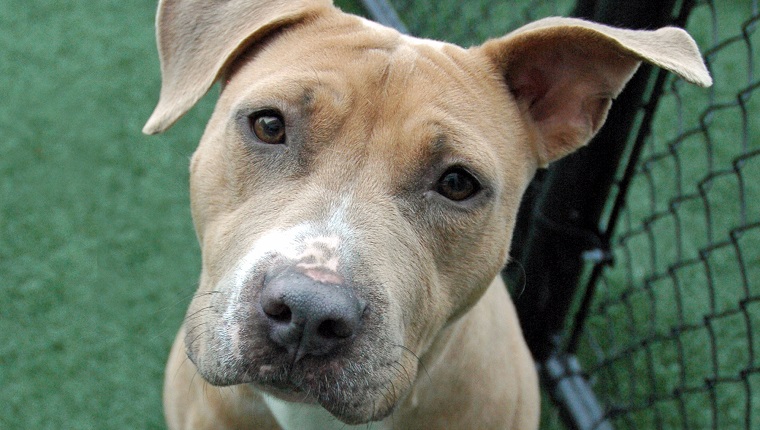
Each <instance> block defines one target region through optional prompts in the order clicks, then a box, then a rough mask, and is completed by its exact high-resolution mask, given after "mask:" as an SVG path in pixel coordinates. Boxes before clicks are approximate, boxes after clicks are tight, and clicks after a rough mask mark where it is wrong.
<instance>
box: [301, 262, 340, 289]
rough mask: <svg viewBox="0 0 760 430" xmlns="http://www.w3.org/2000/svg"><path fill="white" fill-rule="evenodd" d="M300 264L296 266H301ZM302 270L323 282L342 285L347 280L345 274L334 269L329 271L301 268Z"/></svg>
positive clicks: (310, 276)
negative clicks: (344, 277)
mask: <svg viewBox="0 0 760 430" xmlns="http://www.w3.org/2000/svg"><path fill="white" fill-rule="evenodd" d="M299 266H300V265H297V266H296V267H299ZM301 272H302V273H303V274H304V275H306V276H308V277H309V278H311V279H313V280H315V281H317V282H321V283H323V284H334V285H342V284H343V282H344V281H345V280H344V279H343V276H341V275H339V274H338V273H336V272H333V271H327V270H319V269H314V268H308V269H304V268H301Z"/></svg>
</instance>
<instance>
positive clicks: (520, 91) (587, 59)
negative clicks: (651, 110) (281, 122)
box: [474, 18, 712, 166]
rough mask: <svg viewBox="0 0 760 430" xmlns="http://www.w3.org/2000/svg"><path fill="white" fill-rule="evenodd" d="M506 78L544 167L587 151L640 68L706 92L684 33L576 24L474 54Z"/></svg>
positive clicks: (570, 21)
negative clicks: (659, 69)
mask: <svg viewBox="0 0 760 430" xmlns="http://www.w3.org/2000/svg"><path fill="white" fill-rule="evenodd" d="M474 49H475V50H476V51H481V52H482V53H483V54H485V55H486V56H487V57H488V58H489V59H490V61H491V62H492V64H493V65H494V66H495V67H496V69H497V71H498V72H499V73H500V74H501V75H502V76H503V77H504V79H505V81H506V84H507V87H508V89H509V91H510V92H511V93H512V95H513V96H514V98H515V100H516V101H517V104H518V107H519V109H520V111H521V113H522V115H524V116H525V118H526V121H527V122H528V124H529V125H530V126H532V127H533V131H534V132H535V133H536V134H535V136H536V141H537V142H536V146H537V147H536V151H537V157H538V163H539V165H540V166H545V165H547V164H548V163H550V162H552V161H554V160H556V159H558V158H561V157H562V156H564V155H566V154H568V153H570V152H572V151H574V150H575V149H577V148H578V147H580V146H582V145H585V144H586V143H588V141H589V140H591V138H592V137H593V136H594V135H595V134H596V132H597V131H599V129H600V128H601V126H602V124H604V121H605V119H606V118H607V111H608V110H609V108H610V105H611V104H612V100H613V99H614V98H615V97H616V96H617V95H618V94H619V93H620V92H621V91H622V89H623V87H624V86H625V84H626V83H627V82H628V80H629V79H630V78H631V76H633V73H634V72H635V71H636V69H637V68H638V66H639V64H640V63H641V61H642V60H643V61H647V62H650V63H652V64H655V65H657V66H660V67H662V68H665V69H667V70H670V71H672V72H675V73H676V74H678V75H679V76H681V77H683V78H684V79H686V80H687V81H689V82H692V83H695V84H698V85H701V86H710V85H711V84H712V79H711V78H710V74H709V72H708V71H707V68H706V67H705V65H704V63H703V62H702V56H701V55H700V54H699V50H698V48H697V45H696V43H694V40H692V38H691V37H690V36H689V35H688V34H687V33H686V32H685V31H683V30H682V29H679V28H674V27H666V28H661V29H659V30H656V31H643V30H624V29H619V28H613V27H608V26H605V25H601V24H596V23H592V22H588V21H584V20H580V19H575V18H546V19H543V20H540V21H536V22H534V23H532V24H528V25H526V26H524V27H521V28H519V29H517V30H515V31H514V32H512V33H510V34H508V35H506V36H504V37H502V38H500V39H494V40H491V41H488V42H486V43H485V44H483V45H482V46H479V47H477V48H474Z"/></svg>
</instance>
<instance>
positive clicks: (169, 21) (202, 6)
mask: <svg viewBox="0 0 760 430" xmlns="http://www.w3.org/2000/svg"><path fill="white" fill-rule="evenodd" d="M330 7H332V1H331V0H226V1H224V0H162V1H161V2H160V3H159V5H158V15H157V17H156V39H157V44H158V54H159V60H160V63H161V94H160V97H159V101H158V105H157V106H156V108H155V110H154V111H153V114H152V115H151V117H150V118H149V119H148V121H147V123H146V124H145V127H144V128H143V133H146V134H156V133H160V132H162V131H164V130H166V129H167V128H169V127H171V125H172V124H174V122H176V121H177V120H178V119H179V118H180V117H182V115H184V114H185V113H186V112H187V111H188V110H190V108H192V107H193V105H195V103H197V102H198V100H200V98H201V97H203V95H204V94H206V92H207V91H208V90H209V88H211V86H212V85H213V84H214V82H215V81H216V80H217V79H218V77H219V75H220V74H221V73H222V72H223V71H224V69H225V67H227V66H228V65H229V64H230V63H231V62H232V61H233V60H234V59H235V57H236V56H237V55H239V54H240V53H241V52H242V51H243V50H244V49H245V48H246V47H248V46H250V45H251V44H254V43H255V42H256V41H257V40H259V39H261V38H262V37H263V36H265V35H266V34H268V33H270V32H272V31H273V30H276V29H278V28H281V27H283V26H285V25H289V24H292V23H295V22H298V21H302V20H305V19H307V18H308V17H310V16H314V15H316V14H318V13H320V12H321V11H324V10H325V8H330Z"/></svg>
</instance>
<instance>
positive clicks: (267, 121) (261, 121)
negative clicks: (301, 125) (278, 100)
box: [251, 113, 285, 144]
mask: <svg viewBox="0 0 760 430" xmlns="http://www.w3.org/2000/svg"><path fill="white" fill-rule="evenodd" d="M251 125H252V128H253V133H254V134H255V135H256V137H257V138H258V139H259V140H261V141H262V142H264V143H270V144H277V143H283V142H285V123H284V122H283V120H282V117H280V116H279V115H276V114H273V113H264V114H260V115H256V116H254V117H253V118H252V119H251Z"/></svg>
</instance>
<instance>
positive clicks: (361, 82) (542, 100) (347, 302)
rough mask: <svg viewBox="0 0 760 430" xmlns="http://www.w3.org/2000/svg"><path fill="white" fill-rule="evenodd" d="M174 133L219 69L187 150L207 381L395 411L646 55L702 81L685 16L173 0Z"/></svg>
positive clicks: (344, 408)
mask: <svg viewBox="0 0 760 430" xmlns="http://www.w3.org/2000/svg"><path fill="white" fill-rule="evenodd" d="M157 27H158V42H159V53H160V58H161V69H162V75H163V86H162V89H161V98H160V101H159V104H158V107H157V108H156V110H155V112H154V113H153V116H152V117H151V118H150V120H149V121H148V124H147V125H146V126H145V130H144V131H145V132H146V133H158V132H161V131H163V130H165V129H166V128H168V127H169V126H170V125H171V124H172V123H173V122H174V121H176V120H177V119H178V118H179V117H180V116H182V115H183V114H184V113H185V112H186V111H187V110H188V109H190V108H191V107H192V105H193V104H194V103H195V102H196V101H197V100H198V99H199V98H200V97H201V96H202V95H203V94H204V93H205V92H206V91H207V90H208V89H209V87H210V86H211V85H212V84H213V83H214V82H216V81H221V82H222V89H221V95H220V97H219V101H218V104H217V106H216V109H215V111H214V114H213V116H212V118H211V120H210V122H209V124H208V126H207V128H206V131H205V134H204V136H203V138H202V140H201V143H200V146H199V147H198V150H197V151H196V153H195V155H194V156H193V159H192V163H191V198H192V213H193V219H194V222H195V226H196V230H197V234H198V237H199V240H200V242H201V247H202V253H203V271H202V275H201V280H200V287H199V290H198V293H197V294H196V295H195V298H194V299H193V301H192V303H191V305H190V309H189V311H188V314H187V317H186V319H185V330H186V339H185V343H186V346H187V352H188V355H189V357H190V358H191V360H192V361H193V362H194V363H195V364H196V365H197V367H198V370H199V372H200V374H201V375H202V376H203V377H204V378H205V379H207V380H208V381H210V382H211V383H213V384H217V385H229V384H241V383H252V384H254V385H256V386H257V387H259V388H261V389H263V390H265V391H268V392H270V393H272V394H274V395H276V396H279V397H282V398H285V399H289V400H296V401H306V402H318V403H319V404H321V405H322V406H323V407H325V408H326V409H328V410H329V411H330V412H332V413H333V414H334V415H335V416H337V417H338V418H340V419H341V420H343V421H345V422H348V423H358V422H367V421H370V420H376V419H380V418H382V417H384V416H386V415H387V414H388V413H390V411H391V410H392V409H393V406H394V405H395V404H396V403H397V401H398V399H399V398H400V397H401V396H403V395H404V393H406V392H407V391H408V388H409V387H410V385H411V384H412V383H413V381H414V380H415V378H416V375H417V366H418V359H419V357H421V356H424V354H425V353H426V350H427V348H428V347H429V346H430V344H431V342H432V341H433V339H434V337H435V336H436V334H437V333H438V332H439V331H440V330H441V329H442V328H443V327H445V326H446V325H447V324H449V323H451V322H452V321H454V320H455V319H456V318H457V317H459V316H461V315H462V314H463V313H465V312H466V311H467V310H468V309H470V308H471V307H472V306H473V304H474V303H475V302H476V301H477V300H478V299H479V298H480V297H481V295H482V294H483V292H484V291H485V289H486V288H487V286H488V285H489V283H490V282H491V280H492V279H493V278H494V277H495V276H496V275H497V273H498V272H499V269H500V268H501V267H502V265H503V264H504V263H505V261H506V260H507V255H508V251H509V250H508V246H509V241H510V236H511V233H512V228H513V225H514V220H515V215H516V212H517V209H518V204H519V200H520V198H521V196H522V193H523V191H524V189H525V188H526V186H527V184H528V182H529V181H530V179H531V177H532V176H533V174H534V172H535V170H536V168H538V167H540V166H544V165H546V164H547V163H549V162H551V161H553V160H555V159H557V158H559V157H561V156H563V155H564V154H567V153H569V152H571V151H573V150H574V149H576V148H577V147H579V146H581V145H583V144H585V143H586V142H588V140H589V139H590V138H591V137H592V136H593V135H594V134H595V133H596V132H597V130H599V128H600V127H601V125H602V123H603V122H604V120H605V117H606V114H607V110H608V108H609V106H610V103H611V100H612V99H613V98H614V97H615V96H616V95H617V94H618V93H619V92H620V91H621V89H622V87H623V86H624V85H625V83H626V81H627V80H628V79H629V78H630V77H631V75H632V74H633V72H634V71H635V70H636V68H637V67H638V65H639V63H640V61H641V60H646V61H649V62H652V63H655V64H657V65H660V66H663V67H666V68H668V69H671V70H673V71H675V72H676V73H678V74H680V75H682V76H684V77H685V78H686V79H688V80H690V81H693V82H696V83H698V84H702V85H708V84H709V82H710V78H709V75H708V74H707V71H706V70H705V68H704V65H703V63H702V61H701V58H700V56H699V53H698V51H697V49H696V46H695V45H694V43H693V41H692V40H691V39H690V38H689V37H688V36H687V35H686V33H684V32H683V31H682V30H678V29H672V28H669V29H662V30H658V31H655V32H643V31H630V30H620V29H613V28H609V27H605V26H601V25H597V24H592V23H588V22H584V21H580V20H574V19H563V18H552V19H546V20H542V21H539V22H536V23H534V24H531V25H528V26H526V27H523V28H521V29H519V30H517V31H515V32H513V33H511V34H509V35H507V36H505V37H503V38H500V39H495V40H491V41H489V42H487V43H485V44H484V45H482V46H478V47H474V48H470V49H462V48H460V47H457V46H454V45H450V44H445V43H441V42H434V41H429V40H420V39H415V38H412V37H408V36H404V35H401V34H399V33H397V32H396V31H394V30H391V29H388V28H384V27H382V26H379V25H377V24H374V23H371V22H369V21H367V20H364V19H361V18H358V17H354V16H351V15H347V14H343V13H342V12H340V11H339V10H337V9H335V8H334V7H333V6H332V5H331V4H330V2H329V1H303V0H287V1H284V0H281V1H274V0H271V1H263V0H259V1H251V0H227V1H190V0H184V1H183V0H166V1H162V2H161V5H160V6H159V15H158V20H157Z"/></svg>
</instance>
